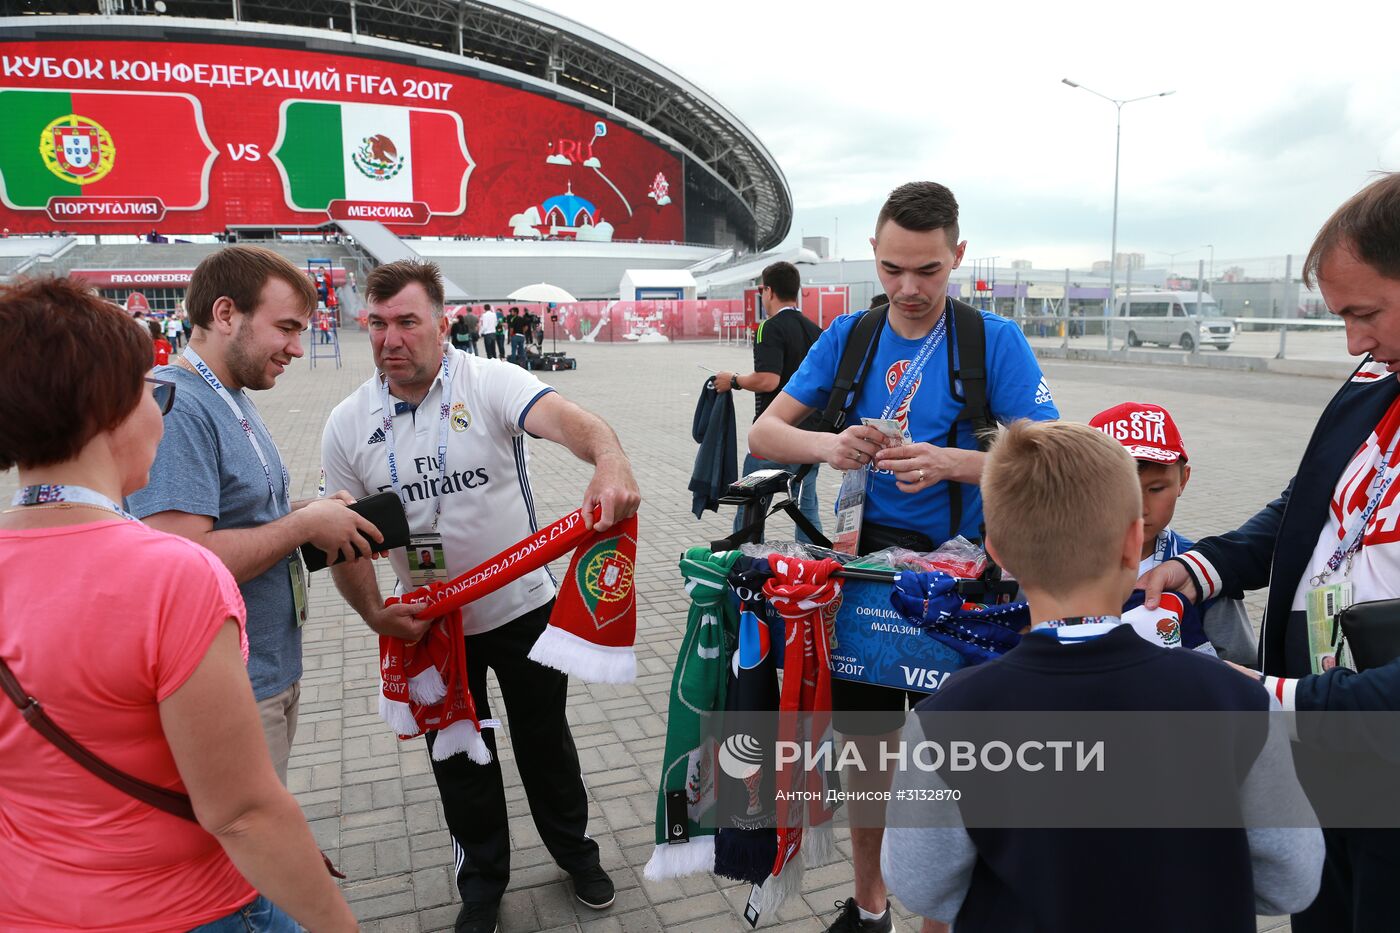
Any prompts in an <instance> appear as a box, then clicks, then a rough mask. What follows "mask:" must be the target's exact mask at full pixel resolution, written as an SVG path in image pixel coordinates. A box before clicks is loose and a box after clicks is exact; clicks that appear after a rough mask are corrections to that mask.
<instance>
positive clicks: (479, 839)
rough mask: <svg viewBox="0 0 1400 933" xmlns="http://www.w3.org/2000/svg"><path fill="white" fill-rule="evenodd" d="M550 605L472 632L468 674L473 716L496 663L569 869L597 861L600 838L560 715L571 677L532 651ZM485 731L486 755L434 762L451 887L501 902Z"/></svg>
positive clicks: (506, 871)
mask: <svg viewBox="0 0 1400 933" xmlns="http://www.w3.org/2000/svg"><path fill="white" fill-rule="evenodd" d="M553 606H554V603H553V601H551V602H549V603H548V604H546V605H544V606H541V607H540V608H539V609H536V610H534V611H533V612H528V613H526V614H525V615H523V616H521V617H520V618H518V619H515V620H514V621H511V622H508V623H506V624H505V625H503V626H501V627H500V628H497V629H493V630H492V631H489V632H484V633H482V634H480V635H468V636H467V639H466V642H467V677H468V679H469V681H470V683H471V692H472V701H473V702H474V703H475V704H476V713H477V716H478V717H479V718H481V719H487V718H489V717H490V716H491V707H490V703H489V702H488V700H487V698H486V670H487V668H490V669H491V670H493V671H495V672H496V681H497V683H499V684H500V687H501V698H502V699H503V700H504V701H505V706H506V709H505V712H506V717H507V720H508V721H509V723H510V734H511V740H512V749H513V750H514V752H515V763H516V766H517V767H518V768H519V769H520V778H521V781H522V782H523V784H524V785H525V797H526V799H527V800H528V801H529V803H530V815H531V816H532V817H533V818H534V820H535V827H536V828H537V829H538V830H539V832H540V838H541V839H542V840H544V844H545V848H547V849H548V850H549V854H550V855H552V856H553V857H554V861H555V862H556V863H558V865H559V867H560V868H562V869H564V870H565V871H566V872H569V873H570V874H573V873H575V872H579V871H582V870H584V869H587V868H592V867H593V866H595V865H597V864H598V844H597V843H596V842H594V841H593V840H592V839H590V838H589V837H588V835H587V832H586V830H587V829H588V794H587V792H586V791H585V790H584V786H583V776H582V774H580V773H579V763H578V750H577V749H576V748H575V747H574V737H573V735H572V734H571V733H570V732H569V723H568V721H567V720H566V719H565V718H564V704H565V700H566V699H567V697H568V693H569V678H568V677H566V676H565V675H564V674H561V673H560V672H558V671H556V670H553V669H551V668H548V667H545V666H543V665H541V664H536V663H535V662H534V661H531V660H530V659H529V657H528V655H529V653H530V649H531V648H532V647H533V646H534V644H535V639H537V638H538V637H539V635H540V633H541V632H543V631H544V629H545V626H546V625H547V624H548V623H549V613H550V610H551V609H552V608H553ZM481 734H482V738H484V739H485V740H486V746H487V748H489V749H491V763H490V764H488V765H479V764H476V763H475V762H473V761H471V760H470V759H469V758H467V756H466V755H453V756H452V757H451V758H448V759H447V760H446V761H434V762H433V763H432V764H433V777H435V778H436V779H437V785H438V792H439V794H441V796H442V809H443V812H444V813H445V814H446V816H447V828H448V831H449V832H451V834H452V845H453V850H454V851H453V854H454V856H455V859H456V862H457V863H458V868H457V890H458V892H460V894H461V896H462V900H463V902H465V903H494V902H497V901H499V900H500V899H501V895H503V894H504V893H505V890H506V884H507V883H508V882H509V881H510V827H509V823H508V818H507V815H506V792H505V786H504V784H503V783H502V781H501V763H500V759H499V758H498V757H497V755H496V737H495V730H493V729H483V730H482V733H481ZM436 737H437V733H436V732H429V733H428V735H427V740H428V749H429V750H430V751H431V749H432V747H433V740H434V739H435V738H436ZM430 757H431V756H430Z"/></svg>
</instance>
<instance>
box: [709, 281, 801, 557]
mask: <svg viewBox="0 0 1400 933" xmlns="http://www.w3.org/2000/svg"><path fill="white" fill-rule="evenodd" d="M760 282H761V284H762V286H763V290H762V299H763V311H764V314H765V315H766V317H765V318H764V320H762V321H760V322H759V325H758V333H756V334H755V335H754V342H753V368H754V371H753V372H751V373H744V374H740V373H720V374H719V375H717V376H715V389H716V390H717V391H719V392H728V391H729V390H730V389H748V390H750V391H751V392H753V393H754V415H753V417H754V420H755V421H757V420H758V416H759V415H761V414H763V411H764V409H765V408H767V407H768V405H769V403H770V402H772V401H773V399H775V398H777V396H778V393H779V392H781V391H782V390H783V386H785V385H787V383H788V380H789V379H791V378H792V376H793V374H794V373H796V372H797V368H798V367H799V366H801V365H802V360H803V359H804V358H805V357H806V356H807V351H808V350H810V349H811V348H812V344H814V343H816V342H817V338H818V337H820V336H821V335H822V331H821V328H820V327H818V326H817V325H816V324H814V323H812V322H811V321H810V320H808V319H807V318H806V317H804V316H803V314H802V312H801V311H799V310H797V296H798V294H799V292H800V291H801V289H802V277H801V276H800V275H799V274H798V272H797V267H796V266H794V265H793V264H792V263H790V262H775V263H773V264H772V265H771V266H769V267H768V268H766V269H764V270H763V277H762V279H761V280H760ZM819 416H820V413H819V412H818V413H813V414H812V416H811V417H809V418H808V419H807V421H806V422H804V423H803V424H802V425H801V427H803V428H805V429H807V430H816V421H817V419H818V417H819ZM768 469H781V470H789V471H791V472H793V473H796V472H797V471H798V470H799V469H801V467H800V466H798V465H797V464H790V463H772V462H770V461H768V460H764V459H762V458H760V457H755V456H754V455H753V454H752V453H749V454H746V455H745V457H744V469H743V471H742V473H743V475H745V476H747V475H748V474H750V473H752V472H753V471H754V470H768ZM817 469H818V465H817V464H813V465H812V469H811V471H810V472H809V473H808V474H807V476H806V478H805V479H803V481H802V489H801V492H800V497H799V500H798V508H799V509H800V510H801V512H802V514H803V515H804V516H806V518H807V520H808V521H810V522H811V523H812V524H813V525H815V526H816V527H817V530H818V531H820V530H821V527H822V519H821V510H820V508H819V507H818V505H817ZM734 530H735V531H738V530H739V529H738V517H737V516H736V517H735V528H734ZM797 540H798V541H803V542H806V541H808V538H807V536H806V535H805V534H803V532H802V529H801V528H798V529H797Z"/></svg>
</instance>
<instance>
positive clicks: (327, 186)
mask: <svg viewBox="0 0 1400 933" xmlns="http://www.w3.org/2000/svg"><path fill="white" fill-rule="evenodd" d="M272 155H273V158H275V159H276V160H277V161H278V163H279V164H280V165H281V166H282V168H283V170H284V171H285V172H286V177H287V203H288V205H289V206H290V207H292V208H294V209H296V210H301V211H321V210H325V209H326V205H328V204H329V203H330V202H331V201H337V200H350V201H380V202H384V201H388V202H408V201H420V202H422V203H424V204H427V205H428V210H429V211H430V212H432V213H434V214H460V213H461V212H462V211H463V210H464V209H465V208H466V180H467V176H468V174H470V172H471V170H472V161H471V157H470V156H469V155H468V154H467V146H466V142H465V140H463V138H462V121H461V118H460V117H459V116H458V115H457V114H455V113H450V112H448V111H445V110H420V109H417V108H412V107H394V106H388V105H384V104H328V103H322V102H319V101H307V100H290V101H286V102H285V103H283V105H282V126H281V132H280V135H279V136H278V142H277V146H276V148H275V149H274V150H273V153H272Z"/></svg>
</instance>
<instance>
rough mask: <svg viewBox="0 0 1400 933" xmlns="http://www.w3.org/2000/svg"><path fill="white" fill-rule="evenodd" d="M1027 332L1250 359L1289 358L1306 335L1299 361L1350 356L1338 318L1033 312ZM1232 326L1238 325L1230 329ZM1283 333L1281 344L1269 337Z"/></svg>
mask: <svg viewBox="0 0 1400 933" xmlns="http://www.w3.org/2000/svg"><path fill="white" fill-rule="evenodd" d="M1013 320H1015V321H1017V323H1019V324H1020V326H1021V332H1022V333H1024V334H1025V335H1026V337H1027V339H1030V340H1031V341H1032V343H1034V344H1038V345H1040V346H1047V345H1049V346H1054V345H1056V344H1057V343H1058V345H1059V346H1060V347H1061V348H1063V349H1069V348H1070V347H1071V346H1074V345H1080V346H1089V345H1098V346H1101V347H1103V348H1104V349H1106V350H1108V351H1109V352H1122V353H1126V351H1127V350H1129V349H1131V348H1135V347H1140V346H1160V347H1163V348H1170V349H1176V350H1178V351H1181V352H1186V353H1190V354H1192V356H1193V357H1194V356H1198V355H1199V354H1200V353H1202V352H1224V351H1228V350H1234V352H1236V353H1241V354H1245V355H1249V356H1272V357H1273V358H1274V359H1279V360H1282V359H1287V358H1288V337H1289V333H1290V332H1291V333H1293V334H1294V336H1295V343H1296V339H1297V337H1298V336H1299V335H1306V336H1305V345H1304V346H1303V347H1302V348H1301V354H1299V353H1295V358H1300V356H1311V357H1313V358H1328V359H1330V358H1333V357H1335V358H1338V359H1341V358H1345V356H1346V350H1345V344H1344V342H1342V341H1340V340H1337V339H1336V338H1337V337H1341V336H1343V332H1344V331H1345V327H1346V325H1345V324H1344V323H1343V322H1342V321H1340V320H1338V319H1336V318H1205V319H1204V320H1202V319H1198V318H1183V319H1177V318H1125V317H1115V318H1110V317H1103V316H1084V317H1079V316H1074V315H1071V316H1070V317H1069V318H1065V317H1063V316H1060V315H1044V314H1032V315H1022V316H1019V317H1015V318H1013ZM1228 325H1233V327H1232V328H1230V329H1229V330H1227V329H1226V328H1227V326H1228ZM1272 334H1277V335H1278V342H1277V344H1276V345H1275V344H1274V343H1273V342H1272V341H1271V340H1270V339H1268V337H1267V335H1272Z"/></svg>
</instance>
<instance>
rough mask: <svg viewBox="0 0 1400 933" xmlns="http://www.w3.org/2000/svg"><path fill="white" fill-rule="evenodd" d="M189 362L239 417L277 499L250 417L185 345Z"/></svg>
mask: <svg viewBox="0 0 1400 933" xmlns="http://www.w3.org/2000/svg"><path fill="white" fill-rule="evenodd" d="M180 355H181V356H183V357H184V358H185V359H186V360H188V361H189V364H190V365H191V366H193V367H194V371H195V372H197V373H199V374H200V375H201V376H203V377H204V381H205V382H207V383H208V384H209V388H211V389H213V390H214V391H215V392H216V393H218V396H219V398H221V399H223V400H224V404H225V405H227V406H228V410H229V411H231V412H233V417H235V418H237V419H238V424H239V427H241V428H243V435H244V436H245V437H247V438H248V443H249V444H252V445H253V453H255V454H257V455H258V462H259V463H261V464H262V468H263V476H265V477H266V478H267V491H268V493H270V494H271V496H272V501H273V502H276V501H277V490H276V489H275V488H274V487H273V485H272V468H271V467H269V466H268V465H267V457H266V456H265V455H264V454H263V449H262V445H261V444H259V443H258V436H257V435H256V434H254V433H253V426H252V425H251V424H250V423H249V422H248V418H247V416H246V415H244V414H243V409H241V408H239V407H238V403H237V402H235V401H234V400H233V396H232V395H230V394H229V391H228V389H226V388H225V387H224V384H223V383H222V382H220V381H219V377H218V376H216V375H214V371H213V370H212V369H210V368H209V366H208V365H207V364H206V363H205V362H204V360H202V359H200V356H199V354H198V353H196V352H195V351H194V347H185V352H184V353H182V354H180ZM278 466H279V467H281V469H282V495H283V498H285V499H286V500H287V501H286V506H287V508H288V509H289V510H290V509H291V507H292V481H291V478H290V477H288V476H287V468H286V467H285V466H282V464H281V463H279V464H278Z"/></svg>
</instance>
